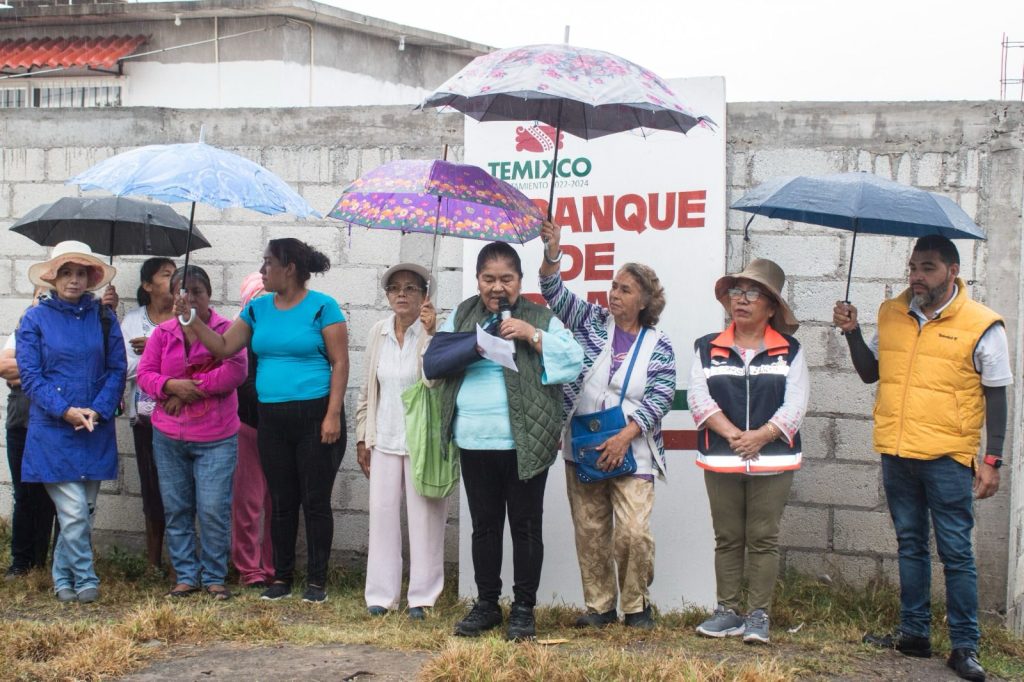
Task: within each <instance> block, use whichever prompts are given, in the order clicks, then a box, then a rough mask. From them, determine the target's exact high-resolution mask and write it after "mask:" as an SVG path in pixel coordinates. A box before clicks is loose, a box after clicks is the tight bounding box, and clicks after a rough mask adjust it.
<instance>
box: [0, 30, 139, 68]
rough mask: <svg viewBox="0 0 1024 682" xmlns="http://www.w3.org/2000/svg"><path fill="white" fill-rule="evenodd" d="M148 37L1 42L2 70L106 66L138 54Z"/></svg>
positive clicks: (38, 39)
mask: <svg viewBox="0 0 1024 682" xmlns="http://www.w3.org/2000/svg"><path fill="white" fill-rule="evenodd" d="M145 42H146V36H103V37H99V38H79V37H77V36H72V37H70V38H27V39H26V38H18V39H17V40H4V41H0V69H30V68H42V67H56V66H64V67H72V66H79V67H86V66H93V67H99V66H102V67H106V68H112V67H114V66H116V65H117V62H118V60H120V59H122V58H124V57H126V56H128V55H130V54H131V53H133V52H135V51H136V50H137V49H139V47H140V46H141V45H142V44H143V43H145Z"/></svg>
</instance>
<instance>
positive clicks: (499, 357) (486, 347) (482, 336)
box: [476, 324, 519, 372]
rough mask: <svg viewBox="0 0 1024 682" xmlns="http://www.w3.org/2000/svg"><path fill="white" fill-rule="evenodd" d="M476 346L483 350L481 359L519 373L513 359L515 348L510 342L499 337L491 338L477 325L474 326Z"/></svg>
mask: <svg viewBox="0 0 1024 682" xmlns="http://www.w3.org/2000/svg"><path fill="white" fill-rule="evenodd" d="M476 345H478V346H480V348H481V349H482V350H483V352H481V353H480V355H481V356H482V357H485V358H487V359H488V360H491V361H492V362H496V363H498V364H499V365H501V366H502V367H507V368H509V369H510V370H512V371H513V372H518V371H519V368H518V367H516V361H515V358H514V357H513V355H514V354H515V352H516V346H515V344H514V343H513V342H512V341H509V340H508V339H503V338H501V337H500V336H491V335H490V334H488V333H487V332H485V331H484V330H483V329H482V328H481V327H480V325H479V324H478V325H477V326H476Z"/></svg>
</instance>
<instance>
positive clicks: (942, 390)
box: [874, 278, 1002, 466]
mask: <svg viewBox="0 0 1024 682" xmlns="http://www.w3.org/2000/svg"><path fill="white" fill-rule="evenodd" d="M956 283H957V286H958V287H959V291H958V292H957V296H956V298H954V299H953V302H952V303H950V304H949V306H947V307H946V309H945V310H943V311H942V313H940V315H939V317H938V318H937V319H935V320H932V321H931V322H929V323H928V324H926V325H924V327H922V328H919V325H918V322H917V319H916V318H915V317H914V315H913V314H912V313H910V312H909V309H910V297H911V291H910V290H909V289H908V290H907V291H904V292H903V293H902V294H900V295H899V296H898V297H896V298H893V299H890V300H888V301H886V302H885V303H883V304H882V307H881V309H880V310H879V312H878V374H879V384H878V395H877V397H876V399H875V412H874V417H875V438H874V440H875V443H874V445H875V451H876V452H880V453H883V454H889V455H898V456H900V457H910V458H913V459H938V458H939V457H942V456H944V455H949V456H951V457H953V458H954V459H955V460H956V461H958V462H960V463H961V464H963V465H964V466H971V465H972V463H973V462H974V459H975V457H977V454H978V447H979V446H980V444H981V426H982V424H983V423H984V421H985V399H984V395H983V393H982V387H981V374H980V373H979V372H978V371H977V370H976V369H975V368H974V349H975V347H976V346H977V345H978V341H979V340H980V339H981V337H982V335H983V334H984V333H985V332H986V331H987V330H988V328H989V327H991V326H992V325H993V324H997V323H1002V318H1001V317H1000V316H999V315H997V314H996V313H995V312H994V311H992V310H989V309H988V308H986V307H985V306H983V305H982V304H980V303H977V302H976V301H972V300H971V299H970V298H968V296H967V287H966V285H965V284H964V282H963V280H961V279H959V278H957V280H956Z"/></svg>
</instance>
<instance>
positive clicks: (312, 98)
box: [122, 61, 430, 109]
mask: <svg viewBox="0 0 1024 682" xmlns="http://www.w3.org/2000/svg"><path fill="white" fill-rule="evenodd" d="M125 73H126V74H127V78H125V85H124V90H123V91H122V105H123V106H126V107H171V108H177V109H230V108H236V107H305V106H332V107H333V106H362V105H369V104H381V105H391V104H408V105H409V106H413V105H415V104H418V103H419V102H420V101H421V100H422V99H423V98H424V97H426V95H427V94H428V93H429V92H430V91H429V90H428V89H426V88H419V87H414V86H410V85H404V84H401V83H393V82H389V81H386V80H383V79H380V78H375V77H373V76H370V75H366V74H362V73H355V72H352V71H344V70H341V69H337V68H333V67H323V66H314V67H313V68H312V69H310V67H309V66H308V65H304V64H296V63H294V62H284V61H238V62H221V63H219V64H217V63H177V64H163V63H160V62H138V63H134V64H129V65H126V67H125Z"/></svg>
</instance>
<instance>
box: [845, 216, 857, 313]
mask: <svg viewBox="0 0 1024 682" xmlns="http://www.w3.org/2000/svg"><path fill="white" fill-rule="evenodd" d="M856 250H857V219H856V218H854V219H853V243H852V244H851V245H850V269H849V270H848V271H847V272H846V296H844V297H843V302H845V303H849V302H850V280H851V279H852V278H853V254H854V252H855V251H856Z"/></svg>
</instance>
